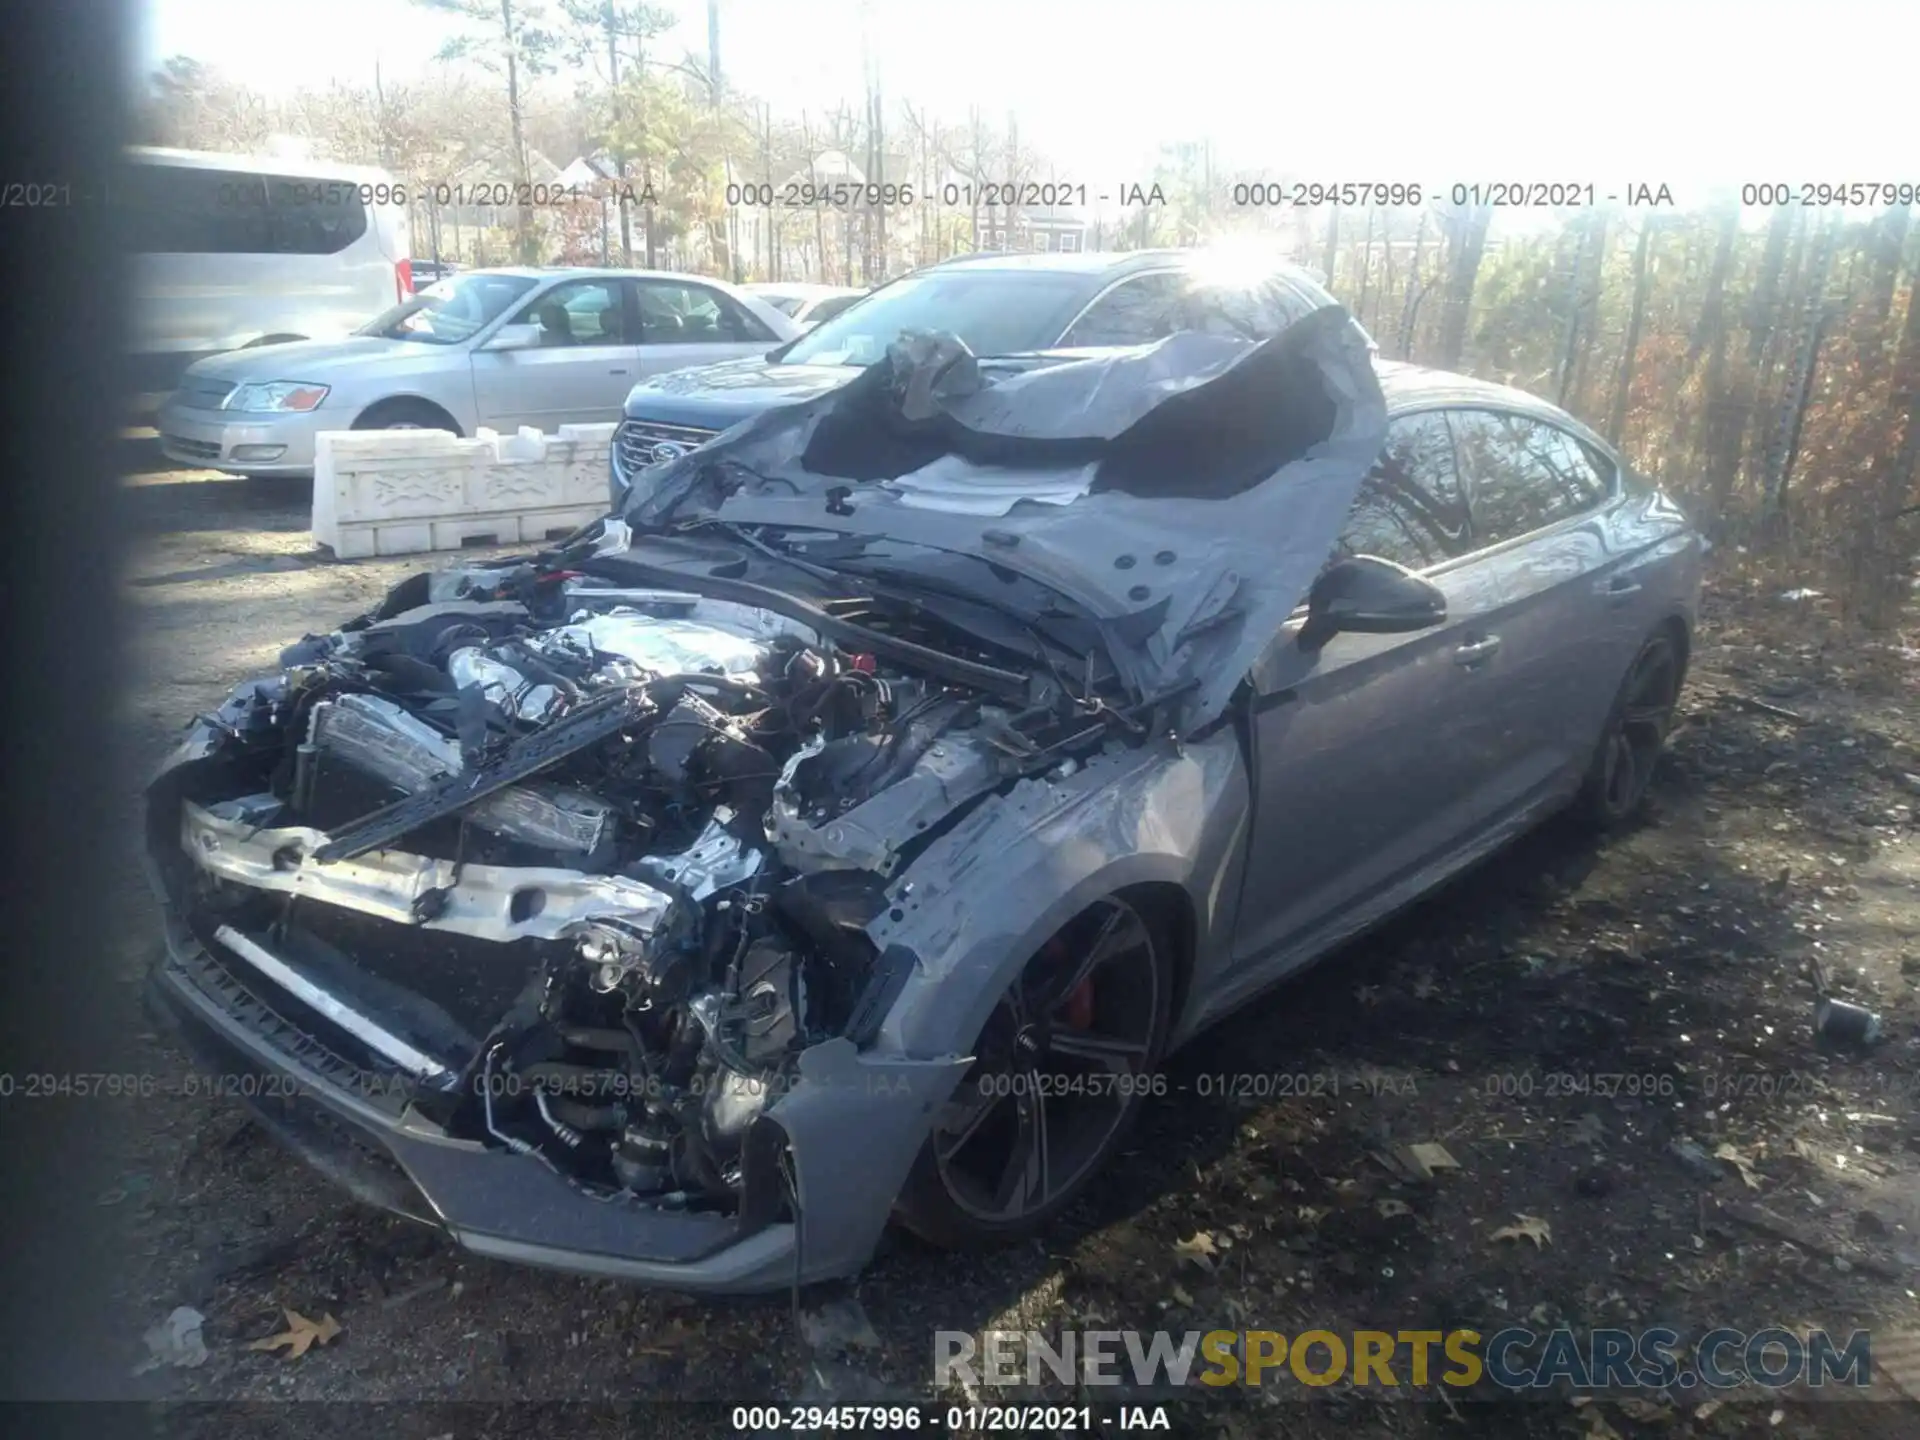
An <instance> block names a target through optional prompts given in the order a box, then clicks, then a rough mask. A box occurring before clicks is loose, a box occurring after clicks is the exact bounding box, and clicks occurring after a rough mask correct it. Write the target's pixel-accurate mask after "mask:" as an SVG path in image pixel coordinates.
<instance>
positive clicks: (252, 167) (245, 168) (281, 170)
mask: <svg viewBox="0 0 1920 1440" xmlns="http://www.w3.org/2000/svg"><path fill="white" fill-rule="evenodd" d="M126 155H127V158H128V159H129V160H131V161H133V162H134V163H135V164H137V165H171V166H177V167H179V168H181V169H187V170H232V171H237V172H239V173H241V174H247V175H275V176H284V177H285V178H287V179H291V180H357V181H364V182H372V183H380V182H384V181H388V180H390V179H391V177H390V176H389V175H388V174H387V172H386V171H384V170H382V169H380V168H379V167H377V166H373V165H348V164H345V163H343V162H341V161H338V160H315V159H311V158H308V157H304V156H293V155H239V154H230V153H226V152H222V151H213V150H175V149H170V148H168V147H165V146H160V145H129V146H127V148H126Z"/></svg>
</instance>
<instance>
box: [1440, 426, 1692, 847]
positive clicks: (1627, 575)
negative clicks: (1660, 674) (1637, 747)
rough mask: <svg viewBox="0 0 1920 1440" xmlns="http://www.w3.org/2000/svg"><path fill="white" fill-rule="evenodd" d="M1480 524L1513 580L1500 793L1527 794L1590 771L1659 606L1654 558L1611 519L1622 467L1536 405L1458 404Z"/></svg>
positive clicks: (1503, 601) (1505, 610)
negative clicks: (1527, 411)
mask: <svg viewBox="0 0 1920 1440" xmlns="http://www.w3.org/2000/svg"><path fill="white" fill-rule="evenodd" d="M1452 423H1453V427H1454V440H1455V446H1456V450H1457V453H1458V456H1459V464H1460V471H1461V477H1462V479H1463V481H1464V482H1465V485H1466V490H1467V501H1468V505H1469V507H1470V509H1471V511H1472V514H1473V522H1474V530H1475V534H1476V536H1477V538H1478V540H1479V543H1480V544H1482V545H1483V546H1487V547H1491V548H1490V549H1489V552H1488V559H1489V563H1491V564H1492V565H1493V566H1494V568H1495V571H1496V573H1497V576H1498V579H1499V584H1500V606H1499V610H1498V612H1497V615H1496V618H1495V625H1496V627H1497V628H1498V629H1499V631H1500V633H1501V635H1502V636H1503V637H1504V640H1505V642H1506V646H1507V651H1506V653H1507V665H1508V667H1509V685H1510V691H1511V694H1510V699H1509V701H1508V702H1507V706H1506V715H1507V717H1508V723H1509V725H1510V727H1511V733H1510V740H1511V744H1512V760H1511V763H1510V764H1509V765H1508V766H1507V767H1506V768H1505V769H1504V770H1503V772H1502V773H1501V774H1500V775H1499V776H1498V777H1497V782H1496V791H1495V793H1492V794H1490V795H1489V796H1488V797H1487V799H1488V803H1489V805H1490V807H1492V808H1494V809H1496V810H1497V809H1500V808H1511V807H1515V806H1524V805H1526V804H1528V803H1529V802H1530V801H1533V800H1536V799H1538V798H1540V797H1541V796H1542V795H1543V794H1545V793H1547V792H1550V791H1552V790H1554V789H1556V788H1564V787H1566V786H1568V785H1570V784H1572V783H1573V782H1574V781H1575V780H1576V779H1577V778H1578V776H1579V774H1580V773H1581V772H1582V771H1584V769H1585V768H1586V765H1587V763H1588V760H1589V758H1590V756H1591V753H1592V750H1593V746H1594V744H1595V743H1596V742H1597V740H1598V737H1599V734H1600V730H1601V728H1602V725H1603V723H1604V721H1605V717H1606V714H1607V710H1608V708H1609V707H1610V705H1611V704H1612V701H1613V695H1614V691H1615V689H1616V687H1617V686H1618V685H1619V683H1620V680H1621V677H1622V676H1623V675H1624V674H1625V673H1626V670H1627V666H1628V664H1629V663H1630V662H1631V660H1632V658H1633V655H1634V652H1635V650H1636V649H1637V648H1638V646H1639V645H1640V642H1641V641H1642V640H1643V639H1644V638H1645V636H1646V635H1647V633H1648V631H1649V630H1650V629H1651V628H1652V626H1653V624H1654V623H1655V620H1656V619H1657V617H1656V616H1654V615H1653V614H1652V613H1651V608H1652V607H1653V606H1655V605H1656V604H1657V598H1656V597H1655V596H1654V595H1653V593H1652V592H1650V591H1649V590H1648V589H1647V587H1646V586H1645V585H1644V583H1643V582H1642V580H1641V579H1640V578H1639V569H1640V567H1641V566H1642V565H1643V564H1645V563H1647V557H1645V556H1643V555H1640V554H1638V553H1637V552H1636V551H1635V549H1634V546H1633V542H1631V541H1623V540H1622V539H1620V538H1617V536H1616V532H1615V529H1614V527H1612V526H1610V525H1609V524H1608V520H1607V511H1608V502H1609V501H1610V500H1611V498H1612V497H1613V495H1614V493H1615V492H1616V490H1617V488H1618V466H1617V464H1616V463H1615V462H1614V460H1613V458H1612V457H1611V456H1609V455H1607V454H1606V453H1605V452H1604V451H1603V450H1602V449H1601V448H1600V447H1599V445H1598V444H1597V443H1595V442H1593V441H1591V440H1585V439H1582V438H1580V437H1577V436H1576V435H1574V434H1573V433H1572V431H1571V430H1570V429H1569V428H1563V427H1561V426H1559V425H1556V424H1553V423H1552V422H1551V421H1549V420H1547V419H1545V418H1543V417H1540V416H1533V415H1523V414H1518V413H1513V412H1507V411H1500V410H1494V409H1473V410H1459V411H1455V412H1454V413H1453V416H1452Z"/></svg>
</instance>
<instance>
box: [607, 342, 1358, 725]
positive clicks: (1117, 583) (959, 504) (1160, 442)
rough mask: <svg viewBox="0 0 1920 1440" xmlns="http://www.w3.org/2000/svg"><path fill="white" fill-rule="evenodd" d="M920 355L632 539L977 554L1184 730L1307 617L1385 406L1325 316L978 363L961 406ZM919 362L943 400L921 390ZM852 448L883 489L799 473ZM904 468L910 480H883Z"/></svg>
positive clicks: (690, 495) (774, 419)
mask: <svg viewBox="0 0 1920 1440" xmlns="http://www.w3.org/2000/svg"><path fill="white" fill-rule="evenodd" d="M947 338H948V339H951V337H947ZM915 343H916V344H918V345H919V348H918V349H915V348H914V346H913V345H900V346H896V347H895V351H894V352H893V353H891V354H890V356H889V359H888V361H887V362H886V363H884V364H881V365H876V366H873V367H871V368H870V369H869V370H868V371H866V372H863V374H862V375H861V376H860V377H859V378H857V379H855V380H854V381H852V382H851V383H849V384H848V385H846V386H844V387H842V388H841V389H839V390H836V391H833V392H832V393H830V394H828V395H825V396H822V397H821V398H819V399H817V400H813V401H809V402H806V403H804V404H800V405H794V406H789V407H785V408H782V409H779V410H776V411H772V412H769V413H768V414H766V415H763V416H760V417H758V418H756V419H754V420H752V421H749V422H747V423H746V424H743V425H741V426H738V427H736V428H735V429H734V430H733V431H730V432H729V433H728V434H727V435H726V436H725V437H723V438H721V439H719V440H716V441H713V442H711V443H710V444H708V445H706V446H705V447H703V448H701V449H700V450H697V451H694V452H692V453H691V454H689V455H687V456H684V457H682V458H681V459H679V460H675V461H671V462H669V463H667V464H665V465H659V466H655V467H652V468H651V469H649V470H646V471H644V472H642V473H641V474H640V475H639V476H636V477H635V484H634V488H633V490H632V491H631V492H629V495H628V498H627V502H626V504H625V506H624V507H623V511H622V515H621V521H622V523H624V524H626V525H628V526H631V527H633V528H634V529H638V530H642V531H644V530H647V529H649V528H656V527H660V526H663V525H666V524H670V523H677V522H685V521H687V520H690V519H697V518H701V517H707V516H717V517H719V518H720V519H722V520H725V521H728V522H732V523H736V524H748V525H782V526H790V527H794V528H805V529H809V530H821V531H835V532H840V533H844V534H848V535H870V536H875V537H883V536H884V537H892V538H896V539H900V540H905V541H909V542H912V543H914V544H919V545H926V546H930V547H932V548H935V549H943V550H950V551H957V552H960V553H963V554H970V555H974V556H977V557H979V558H981V559H983V560H986V561H988V562H990V563H991V564H994V565H997V566H1001V567H1004V568H1005V569H1008V570H1012V571H1015V572H1018V573H1019V574H1022V575H1024V576H1026V577H1028V578H1030V579H1033V580H1037V581H1039V582H1041V583H1043V584H1046V585H1048V586H1050V587H1051V588H1053V589H1054V590H1056V591H1058V592H1060V593H1061V594H1062V595H1064V596H1066V597H1067V598H1069V599H1071V600H1073V601H1075V602H1077V603H1078V604H1080V605H1081V606H1083V607H1084V608H1085V609H1086V610H1087V611H1088V612H1089V613H1091V614H1092V615H1093V616H1094V617H1095V618H1096V619H1097V620H1099V621H1100V622H1102V623H1103V625H1104V627H1105V628H1106V630H1107V633H1108V635H1109V642H1110V643H1109V649H1110V650H1111V651H1112V653H1113V659H1114V662H1115V664H1116V666H1117V667H1118V668H1119V670H1120V672H1121V674H1122V675H1123V676H1124V677H1125V678H1126V680H1127V682H1128V683H1129V685H1130V686H1131V687H1132V688H1133V689H1134V690H1135V691H1136V693H1137V694H1139V695H1140V696H1141V697H1143V698H1145V697H1157V696H1163V695H1168V694H1173V693H1176V692H1178V693H1180V694H1181V697H1182V698H1181V700H1180V702H1179V707H1178V711H1179V721H1180V723H1181V725H1182V726H1183V728H1188V729H1191V728H1193V727H1195V726H1198V725H1201V724H1204V723H1205V722H1207V721H1208V720H1211V719H1213V718H1214V717H1216V716H1218V715H1219V714H1220V713H1221V712H1222V711H1223V710H1224V709H1225V707H1226V704H1227V701H1228V699H1229V697H1230V696H1231V695H1232V693H1233V690H1234V687H1235V686H1236V685H1237V684H1238V683H1239V682H1240V679H1241V677H1242V676H1244V675H1245V674H1246V672H1247V671H1248V669H1249V668H1250V667H1251V666H1252V664H1253V662H1254V660H1255V659H1256V658H1257V657H1258V655H1259V652H1260V650H1261V648H1262V647H1264V646H1265V645H1266V644H1267V642H1268V641H1269V640H1270V639H1271V638H1272V636H1273V634H1274V633H1275V632H1276V631H1277V630H1278V628H1279V627H1280V625H1281V623H1282V622H1283V621H1284V620H1285V619H1286V617H1287V615H1288V614H1289V613H1290V612H1291V611H1292V610H1293V608H1294V606H1295V605H1297V604H1298V603H1299V602H1300V601H1301V600H1302V599H1303V598H1304V597H1305V595H1306V592H1307V589H1308V587H1309V586H1310V585H1311V584H1312V583H1313V580H1314V578H1315V576H1316V575H1318V574H1319V572H1320V569H1321V567H1322V566H1323V564H1324V563H1325V561H1326V558H1327V556H1328V554H1329V553H1331V551H1332V548H1333V543H1334V540H1335V538H1336V537H1337V536H1338V534H1339V532H1340V528H1341V526H1342V525H1343V524H1344V522H1345V519H1346V515H1347V512H1348V510H1349V509H1350V508H1351V506H1352V503H1353V499H1354V496H1355V495H1356V494H1357V493H1358V491H1359V488H1360V483H1361V481H1362V480H1363V479H1364V478H1365V476H1366V473H1367V471H1368V469H1369V468H1370V467H1371V465H1372V463H1373V461H1374V459H1375V457H1376V456H1377V455H1378V454H1379V451H1380V447H1381V444H1382V442H1383V440H1384V438H1385V434H1386V402H1385V399H1384V397H1383V396H1382V394H1381V391H1380V384H1379V381H1378V380H1377V379H1376V378H1375V375H1374V372H1373V363H1372V353H1371V350H1370V347H1369V342H1368V340H1367V337H1366V335H1365V333H1364V332H1363V331H1362V330H1361V329H1360V328H1359V326H1358V325H1356V324H1355V323H1354V322H1353V320H1352V317H1351V316H1349V315H1348V314H1347V313H1346V311H1344V310H1342V309H1340V308H1339V307H1337V306H1334V307H1329V308H1327V309H1323V310H1319V311H1316V312H1314V313H1313V314H1311V315H1309V316H1307V317H1306V318H1305V319H1302V320H1300V321H1299V322H1297V323H1296V324H1294V325H1292V326H1291V327H1289V328H1288V329H1287V330H1285V331H1284V332H1282V333H1281V334H1280V335H1278V336H1275V337H1274V338H1272V339H1270V340H1267V341H1264V342H1261V343H1257V344H1256V343H1250V342H1246V341H1241V340H1237V339H1233V338H1230V337H1226V336H1220V335H1206V334H1197V333H1192V332H1183V333H1181V334H1178V335H1174V336H1171V337H1169V338H1168V339H1166V340H1164V341H1161V342H1160V343H1159V344H1156V345H1151V346H1143V347H1138V348H1133V349H1126V350H1115V351H1108V352H1101V353H1098V354H1095V355H1091V356H1088V355H1082V356H1079V357H1076V358H1069V359H1062V358H1058V357H1054V358H1052V359H1048V358H1047V357H1039V358H1037V359H1033V360H1027V361H1023V362H1021V363H1018V364H1002V363H997V362H988V361H981V362H979V364H978V367H977V376H978V381H979V383H978V385H977V386H975V387H974V388H971V389H968V388H967V387H966V386H965V385H963V384H957V383H955V381H954V378H953V377H954V375H955V373H956V372H955V368H954V367H955V366H956V364H957V363H958V360H957V357H956V356H955V355H954V354H953V352H952V349H951V346H950V345H936V344H931V343H923V342H921V341H916V342H915ZM955 343H957V342H955ZM922 351H924V352H925V355H924V356H923V357H922V358H923V360H924V363H926V364H928V365H931V366H934V367H936V369H937V372H938V373H937V374H935V375H934V376H933V377H932V381H942V383H931V382H930V383H929V384H927V385H925V386H921V387H919V388H918V389H916V388H915V386H914V384H913V380H914V376H913V374H912V373H911V372H912V367H913V364H914V357H915V356H916V355H920V354H921V352H922ZM899 366H905V367H906V370H905V372H904V373H896V368H895V367H899ZM943 377H944V379H943ZM903 389H904V393H911V394H914V395H918V396H923V397H926V398H927V401H928V404H929V405H930V408H927V407H925V406H922V407H920V408H919V410H917V412H916V413H921V414H922V415H923V418H921V419H919V420H912V419H910V418H908V417H906V416H905V415H904V414H902V413H901V412H899V411H898V410H897V409H893V410H889V409H887V408H886V407H887V406H889V405H892V404H894V403H895V400H896V396H897V394H898V393H901V392H902V391H903ZM823 437H827V438H831V439H832V440H833V443H832V444H831V445H829V444H827V443H825V438H823ZM850 449H851V451H852V453H853V455H854V458H855V459H856V460H857V461H858V463H859V468H862V469H865V470H867V471H869V472H881V473H882V474H883V478H879V479H868V480H858V481H853V482H849V480H848V479H846V478H844V477H843V476H840V475H836V474H831V473H825V472H824V471H823V470H821V469H811V468H809V465H814V466H820V465H822V464H824V462H823V461H822V459H821V456H822V454H823V453H825V452H828V451H832V452H834V454H835V456H836V457H837V459H836V463H837V464H838V465H839V466H840V468H843V469H844V468H847V466H846V464H845V460H846V456H847V455H848V453H849V450H850ZM903 456H904V457H907V458H908V459H910V460H912V461H914V462H915V463H913V464H912V465H911V467H910V468H907V469H904V470H900V471H899V472H898V473H891V474H888V473H884V472H885V471H886V470H887V468H888V465H889V463H890V462H891V461H892V460H894V459H895V458H897V457H903ZM1015 473H1018V474H1021V475H1024V476H1026V477H1027V481H1028V488H1027V490H1026V491H1025V493H1018V494H1016V493H1014V492H1015V491H1016V488H1017V487H1016V485H1015V483H1014V479H1013V476H1014V474H1015ZM976 477H977V478H978V480H979V482H980V490H979V492H978V493H977V494H969V493H967V485H968V482H969V480H970V479H971V478H976ZM829 491H835V492H836V496H835V499H834V501H832V502H830V500H829V496H828V492H829ZM943 496H944V497H947V500H946V503H942V497H943Z"/></svg>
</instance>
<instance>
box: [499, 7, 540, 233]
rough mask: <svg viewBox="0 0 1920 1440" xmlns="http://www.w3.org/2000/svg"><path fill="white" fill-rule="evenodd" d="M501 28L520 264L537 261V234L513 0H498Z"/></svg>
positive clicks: (518, 42) (518, 37) (518, 39)
mask: <svg viewBox="0 0 1920 1440" xmlns="http://www.w3.org/2000/svg"><path fill="white" fill-rule="evenodd" d="M500 30H501V34H502V36H504V38H505V40H506V53H507V116H508V119H509V122H510V123H511V125H512V127H513V179H514V185H515V189H516V191H517V195H518V200H519V211H520V213H519V218H518V220H517V221H516V222H515V223H516V225H517V228H518V233H517V234H516V235H515V237H514V238H515V240H516V241H517V242H518V249H519V251H520V263H521V264H523V265H537V264H539V263H540V236H539V233H538V232H537V231H536V230H535V229H534V226H533V194H532V189H533V176H532V172H531V170H530V169H529V167H528V163H527V132H526V117H525V116H524V115H523V114H522V113H521V105H520V36H519V32H518V30H517V29H516V27H515V25H514V19H513V0H500Z"/></svg>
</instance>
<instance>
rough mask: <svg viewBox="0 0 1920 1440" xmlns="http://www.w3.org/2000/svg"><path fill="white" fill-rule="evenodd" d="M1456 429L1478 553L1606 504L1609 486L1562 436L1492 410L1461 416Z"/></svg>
mask: <svg viewBox="0 0 1920 1440" xmlns="http://www.w3.org/2000/svg"><path fill="white" fill-rule="evenodd" d="M1452 423H1453V432H1454V441H1455V445H1456V447H1457V449H1458V453H1459V459H1460V470H1461V473H1462V475H1463V476H1464V477H1465V480H1466V484H1467V493H1468V494H1469V496H1471V503H1472V507H1473V529H1474V536H1475V540H1476V543H1478V544H1480V545H1498V544H1499V543H1500V542H1501V541H1503V540H1512V539H1514V538H1515V537H1516V536H1520V535H1526V534H1529V533H1530V532H1532V531H1534V530H1538V529H1540V528H1541V527H1542V526H1544V525H1551V524H1553V523H1554V522H1555V521H1558V520H1565V519H1567V518H1568V517H1569V516H1573V515H1578V514H1580V513H1581V512H1582V511H1586V510H1591V509H1593V508H1594V507H1595V506H1597V505H1598V504H1599V503H1600V502H1601V501H1602V500H1604V499H1605V498H1606V495H1607V490H1608V488H1609V484H1610V481H1609V479H1608V478H1607V477H1605V476H1603V475H1602V473H1601V472H1600V471H1599V470H1598V469H1597V468H1596V466H1595V463H1594V459H1595V457H1594V456H1593V455H1592V454H1591V453H1590V452H1589V450H1588V449H1587V447H1586V446H1584V445H1582V444H1581V443H1580V442H1579V441H1578V440H1576V439H1574V437H1573V436H1571V435H1569V434H1567V433H1566V432H1565V431H1564V430H1557V429H1555V428H1554V427H1553V426H1551V425H1547V424H1544V423H1542V422H1540V421H1538V420H1530V419H1526V418H1524V417H1522V416H1518V415H1505V414H1500V413H1498V412H1496V411H1490V410H1456V411H1454V412H1453V416H1452Z"/></svg>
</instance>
